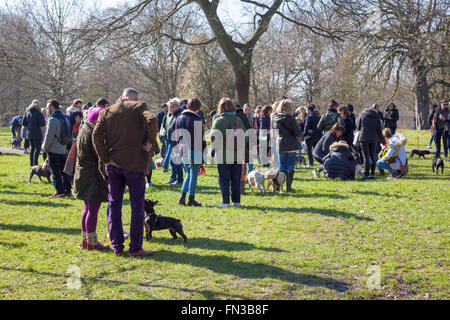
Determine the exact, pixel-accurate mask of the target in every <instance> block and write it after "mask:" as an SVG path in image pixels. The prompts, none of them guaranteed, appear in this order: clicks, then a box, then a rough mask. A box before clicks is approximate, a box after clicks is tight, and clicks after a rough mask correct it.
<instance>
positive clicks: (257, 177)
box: [247, 171, 266, 193]
mask: <svg viewBox="0 0 450 320" xmlns="http://www.w3.org/2000/svg"><path fill="white" fill-rule="evenodd" d="M247 180H248V185H249V186H250V191H251V192H253V188H252V187H256V188H258V190H259V193H261V192H262V193H266V178H265V177H264V175H263V174H262V173H261V172H259V171H252V172H250V173H249V174H248V176H247Z"/></svg>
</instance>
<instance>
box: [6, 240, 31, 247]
mask: <svg viewBox="0 0 450 320" xmlns="http://www.w3.org/2000/svg"><path fill="white" fill-rule="evenodd" d="M25 246H27V244H26V243H23V242H16V243H11V242H3V241H0V247H6V248H22V247H25Z"/></svg>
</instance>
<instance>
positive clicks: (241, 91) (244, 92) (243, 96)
mask: <svg viewBox="0 0 450 320" xmlns="http://www.w3.org/2000/svg"><path fill="white" fill-rule="evenodd" d="M234 76H235V79H236V94H237V99H238V101H239V104H240V105H241V106H243V105H244V104H246V103H249V100H248V97H249V92H250V68H248V69H247V68H246V69H245V70H235V71H234Z"/></svg>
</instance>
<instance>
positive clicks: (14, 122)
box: [9, 115, 23, 130]
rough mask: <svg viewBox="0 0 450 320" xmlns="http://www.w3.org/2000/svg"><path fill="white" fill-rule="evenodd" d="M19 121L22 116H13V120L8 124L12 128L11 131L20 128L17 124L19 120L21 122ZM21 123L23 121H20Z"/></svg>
mask: <svg viewBox="0 0 450 320" xmlns="http://www.w3.org/2000/svg"><path fill="white" fill-rule="evenodd" d="M21 119H23V116H22V115H19V116H15V117H14V118H12V119H11V122H10V123H9V125H10V126H11V127H12V129H13V130H16V129H18V128H20V127H22V126H21V125H20V124H19V120H21ZM22 121H23V120H22Z"/></svg>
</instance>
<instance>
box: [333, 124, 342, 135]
mask: <svg viewBox="0 0 450 320" xmlns="http://www.w3.org/2000/svg"><path fill="white" fill-rule="evenodd" d="M338 131H342V132H345V127H344V126H343V125H342V124H340V123H339V122H337V123H335V124H334V126H333V127H332V128H331V130H330V133H331V134H333V135H336V132H338Z"/></svg>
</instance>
